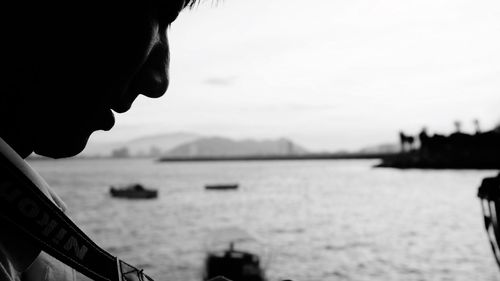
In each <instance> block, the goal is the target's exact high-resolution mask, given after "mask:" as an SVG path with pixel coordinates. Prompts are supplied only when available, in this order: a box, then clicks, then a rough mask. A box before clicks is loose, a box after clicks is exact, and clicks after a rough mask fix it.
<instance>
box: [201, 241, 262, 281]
mask: <svg viewBox="0 0 500 281" xmlns="http://www.w3.org/2000/svg"><path fill="white" fill-rule="evenodd" d="M217 276H224V277H226V278H229V279H230V280H238V281H265V280H266V278H265V275H264V270H263V269H262V268H261V266H260V259H259V257H258V256H257V255H255V254H252V253H249V252H244V251H238V250H235V249H234V245H233V244H232V243H231V244H230V246H229V249H227V250H226V251H224V252H222V253H209V254H208V255H207V257H206V259H205V276H204V280H210V279H212V278H215V277H217Z"/></svg>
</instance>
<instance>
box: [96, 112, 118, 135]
mask: <svg viewBox="0 0 500 281" xmlns="http://www.w3.org/2000/svg"><path fill="white" fill-rule="evenodd" d="M100 121H101V122H100V124H99V129H100V130H103V131H109V130H111V128H113V126H114V125H115V115H114V114H113V111H111V109H107V110H106V111H104V113H103V114H102V117H101V120H100Z"/></svg>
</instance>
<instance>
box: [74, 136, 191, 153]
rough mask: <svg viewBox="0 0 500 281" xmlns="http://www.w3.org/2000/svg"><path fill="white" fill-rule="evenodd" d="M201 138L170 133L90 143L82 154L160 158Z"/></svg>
mask: <svg viewBox="0 0 500 281" xmlns="http://www.w3.org/2000/svg"><path fill="white" fill-rule="evenodd" d="M198 138H200V136H199V135H197V134H192V133H183V132H182V133H168V134H161V135H153V136H146V137H141V138H137V139H133V140H130V141H127V142H114V143H89V144H88V145H87V147H86V148H85V150H84V151H83V152H82V155H83V156H96V155H100V156H110V155H112V154H113V152H122V153H123V152H124V151H126V154H129V155H131V156H154V157H157V156H160V155H161V154H163V153H165V152H166V151H169V150H170V149H172V148H174V147H176V146H179V145H180V144H183V143H186V142H191V141H193V140H195V139H198Z"/></svg>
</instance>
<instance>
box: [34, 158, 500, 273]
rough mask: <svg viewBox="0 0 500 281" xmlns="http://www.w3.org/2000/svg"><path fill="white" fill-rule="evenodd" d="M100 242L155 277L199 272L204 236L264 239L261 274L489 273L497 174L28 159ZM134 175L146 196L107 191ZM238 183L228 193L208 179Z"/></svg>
mask: <svg viewBox="0 0 500 281" xmlns="http://www.w3.org/2000/svg"><path fill="white" fill-rule="evenodd" d="M31 164H32V166H34V168H35V169H36V170H38V171H39V172H40V173H41V174H42V176H43V177H44V178H45V179H46V180H47V182H48V183H49V184H50V185H51V186H52V187H53V188H54V190H56V191H57V192H58V194H60V195H61V197H62V198H63V200H64V201H65V202H66V203H67V204H68V206H69V208H70V216H71V217H72V218H73V219H74V221H75V222H76V223H77V224H78V225H79V226H80V227H81V228H82V229H83V230H84V231H85V232H86V233H88V234H89V236H90V237H91V238H93V239H94V240H95V241H96V242H97V243H98V244H99V245H101V246H103V247H104V248H105V249H107V250H109V251H110V252H111V253H113V254H114V255H117V256H119V257H121V258H123V259H124V260H126V261H128V262H130V263H132V264H136V265H138V266H140V267H143V268H145V270H146V272H148V273H149V274H150V275H151V276H152V277H154V278H155V279H156V280H172V281H173V280H186V281H189V280H193V281H194V280H200V276H201V268H202V260H203V257H204V253H205V252H204V249H205V248H206V245H205V244H206V240H207V235H208V233H209V232H210V231H212V230H214V229H219V228H224V227H234V226H237V227H240V228H243V229H245V230H247V231H248V232H249V233H251V234H252V235H254V236H255V237H258V238H259V239H260V241H262V242H263V243H265V245H266V249H268V254H266V260H267V261H268V262H267V264H268V268H267V273H268V276H269V277H270V280H279V279H280V278H291V279H294V280H304V281H320V280H332V281H333V280H352V281H362V280H371V281H372V280H384V281H387V280H394V281H396V280H397V281H400V280H455V281H458V280H464V281H465V280H467V281H470V280H498V279H499V276H500V275H499V270H498V269H497V267H496V264H495V262H494V259H493V256H492V253H491V249H490V248H489V244H488V241H487V237H486V234H485V232H484V230H483V221H482V217H481V210H480V205H479V201H478V200H477V198H476V190H477V186H478V184H479V183H480V181H481V179H482V178H483V177H485V176H490V175H494V174H495V172H494V171H472V170H471V171H453V170H440V171H421V170H404V171H401V170H393V169H373V168H372V165H373V164H374V162H373V161H360V160H349V161H338V160H335V161H331V160H330V161H288V162H287V161H269V162H204V163H203V162H199V163H155V162H153V161H152V160H145V159H142V160H137V159H135V160H133V159H131V160H127V159H125V160H111V159H108V160H105V159H100V160H58V161H53V160H47V161H32V162H31ZM131 182H141V183H143V184H145V185H147V186H150V187H154V188H158V189H159V192H160V193H159V198H158V199H157V200H152V201H130V200H118V199H114V198H111V197H109V195H108V189H109V186H110V185H116V184H121V183H122V184H124V183H131ZM219 182H238V183H240V189H239V190H238V191H235V192H207V191H205V190H204V188H203V187H204V185H205V184H207V183H219Z"/></svg>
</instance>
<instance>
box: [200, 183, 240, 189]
mask: <svg viewBox="0 0 500 281" xmlns="http://www.w3.org/2000/svg"><path fill="white" fill-rule="evenodd" d="M205 189H206V190H234V189H238V184H237V183H229V184H207V185H205Z"/></svg>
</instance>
